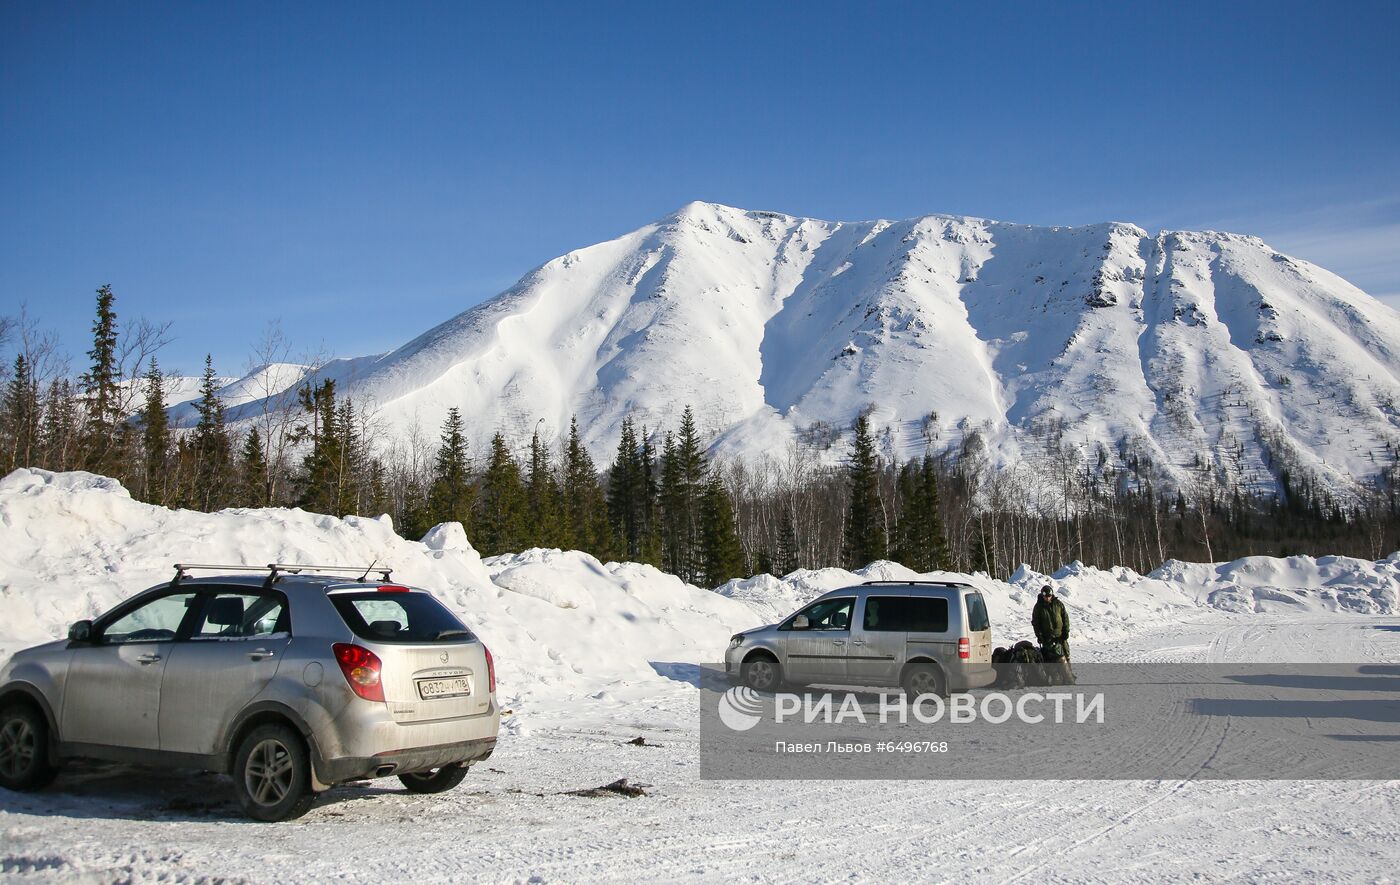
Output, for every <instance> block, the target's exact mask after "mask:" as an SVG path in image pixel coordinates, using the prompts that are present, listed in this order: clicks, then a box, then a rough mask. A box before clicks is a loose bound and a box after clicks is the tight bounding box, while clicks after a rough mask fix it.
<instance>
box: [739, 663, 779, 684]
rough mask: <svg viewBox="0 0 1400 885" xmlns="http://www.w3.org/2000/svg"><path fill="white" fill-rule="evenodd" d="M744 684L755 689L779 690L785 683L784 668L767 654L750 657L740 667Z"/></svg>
mask: <svg viewBox="0 0 1400 885" xmlns="http://www.w3.org/2000/svg"><path fill="white" fill-rule="evenodd" d="M740 673H741V675H742V676H743V679H744V684H745V685H747V686H748V687H749V688H752V689H753V690H754V691H777V690H778V688H779V687H781V686H782V684H783V669H782V665H781V664H779V663H778V662H777V661H776V660H774V659H773V658H770V657H768V656H767V655H760V656H758V657H754V658H750V659H749V660H747V661H744V663H743V666H742V667H740Z"/></svg>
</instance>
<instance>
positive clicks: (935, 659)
mask: <svg viewBox="0 0 1400 885" xmlns="http://www.w3.org/2000/svg"><path fill="white" fill-rule="evenodd" d="M724 667H725V671H726V673H727V674H728V675H729V676H730V678H731V679H733V678H737V679H740V680H742V681H743V682H744V683H745V684H746V685H748V686H749V687H751V688H754V689H757V690H759V691H775V690H777V689H778V688H779V687H781V686H782V684H783V683H784V682H792V683H796V684H812V683H820V684H823V685H851V686H870V685H898V686H902V687H903V688H904V690H905V691H906V692H909V693H910V694H911V695H920V694H926V693H935V694H939V695H946V694H947V693H948V692H950V691H965V690H967V689H970V688H980V687H982V686H986V685H990V684H991V683H993V682H994V681H996V672H995V671H994V670H993V669H992V628H991V624H990V623H989V622H988V620H987V606H986V603H985V601H984V600H983V599H982V594H981V593H979V592H978V591H977V590H976V589H975V588H974V587H971V586H969V585H967V584H954V583H947V584H935V583H925V582H908V581H899V582H895V581H867V582H865V583H864V584H861V585H860V586H857V587H844V588H842V589H840V590H832V591H831V592H830V593H825V594H823V595H822V596H820V597H818V598H817V600H816V601H815V602H813V603H812V604H810V605H808V606H807V607H806V608H804V609H802V610H800V611H798V612H796V613H794V614H792V615H791V616H789V617H788V618H787V619H786V620H784V621H783V622H781V623H779V624H771V625H769V626H767V627H759V628H757V629H754V630H748V631H746V632H744V633H736V634H735V635H734V636H732V637H730V640H729V649H728V651H726V652H725V655H724Z"/></svg>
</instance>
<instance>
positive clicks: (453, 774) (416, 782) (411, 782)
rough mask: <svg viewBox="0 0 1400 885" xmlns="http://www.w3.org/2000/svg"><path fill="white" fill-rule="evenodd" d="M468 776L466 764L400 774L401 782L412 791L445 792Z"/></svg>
mask: <svg viewBox="0 0 1400 885" xmlns="http://www.w3.org/2000/svg"><path fill="white" fill-rule="evenodd" d="M466 776H467V766H465V765H458V764H453V765H444V766H443V767H441V768H439V769H437V770H436V771H415V772H413V773H411V774H401V775H399V783H401V784H403V785H404V786H405V787H406V788H407V789H408V791H409V792H410V793H445V792H447V791H448V790H450V789H452V788H453V787H455V786H457V785H458V784H460V783H461V782H462V781H463V780H464V779H465V778H466Z"/></svg>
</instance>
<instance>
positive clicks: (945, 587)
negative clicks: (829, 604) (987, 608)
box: [814, 581, 977, 601]
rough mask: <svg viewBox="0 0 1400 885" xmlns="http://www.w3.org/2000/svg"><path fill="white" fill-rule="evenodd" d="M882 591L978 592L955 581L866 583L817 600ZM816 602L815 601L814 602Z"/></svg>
mask: <svg viewBox="0 0 1400 885" xmlns="http://www.w3.org/2000/svg"><path fill="white" fill-rule="evenodd" d="M881 590H904V591H907V592H909V593H927V594H929V595H940V596H951V595H959V596H960V595H961V593H962V591H963V590H972V591H974V592H976V591H977V588H976V587H974V586H972V585H971V584H961V583H957V582H954V581H948V582H947V583H943V582H941V581H866V582H864V583H862V584H855V585H853V586H850V587H838V588H836V589H835V590H828V591H827V592H825V593H823V594H822V595H821V596H818V597H817V599H825V598H827V597H828V596H838V595H842V594H846V595H849V594H852V593H859V594H864V595H869V594H870V593H872V592H879V591H881ZM814 601H815V600H814Z"/></svg>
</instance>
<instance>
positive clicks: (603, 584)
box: [0, 469, 1400, 713]
mask: <svg viewBox="0 0 1400 885" xmlns="http://www.w3.org/2000/svg"><path fill="white" fill-rule="evenodd" d="M274 561H275V562H314V563H346V564H363V565H368V564H369V563H370V562H372V561H373V562H378V563H380V564H389V565H391V566H392V567H393V569H394V576H395V578H396V579H397V580H402V581H404V582H406V583H409V584H414V585H417V586H421V587H425V588H428V589H431V590H432V591H434V592H435V593H436V594H437V595H438V596H439V597H440V598H441V599H443V601H444V602H445V603H446V604H448V605H449V606H451V607H452V608H453V609H454V610H456V611H457V612H459V613H460V614H461V615H462V617H463V619H464V620H465V621H466V622H467V623H468V624H469V625H470V626H471V627H472V628H473V629H475V630H476V631H477V632H478V633H479V634H480V635H481V636H482V638H483V639H484V640H485V641H486V642H487V644H488V645H490V647H491V648H492V650H493V651H494V652H495V655H496V658H497V660H498V661H499V677H500V685H501V691H502V696H503V698H504V701H505V703H506V704H507V705H508V706H512V707H515V708H516V709H517V710H519V711H521V712H522V713H528V712H536V711H540V710H545V709H572V710H575V711H578V710H579V709H581V706H580V704H579V703H570V702H582V709H587V708H589V707H590V706H599V707H602V708H611V709H613V710H623V711H629V710H636V709H642V708H644V707H645V705H646V704H647V703H648V702H649V701H651V700H652V699H654V698H655V697H656V696H657V695H658V693H659V692H658V690H659V689H664V688H669V687H674V686H675V685H676V684H677V683H678V682H679V683H683V682H687V681H690V680H692V679H693V678H694V664H696V663H704V662H714V661H718V660H719V659H720V657H721V656H722V654H723V652H724V649H725V647H726V644H727V640H728V638H729V636H730V635H731V634H732V633H734V632H737V631H739V630H745V629H749V628H752V627H755V626H759V625H761V624H767V623H772V622H774V621H777V620H778V619H780V618H782V617H784V616H786V615H787V614H789V613H790V612H792V611H793V610H795V609H796V608H798V607H799V606H801V605H802V604H804V603H806V602H807V601H809V600H811V599H812V598H814V597H816V596H818V595H820V594H821V593H824V592H826V591H828V590H833V589H836V588H838V587H843V586H849V585H851V584H856V583H860V582H861V581H869V580H890V579H896V580H897V579H918V578H922V579H926V580H962V581H968V582H970V583H972V584H973V585H975V586H977V587H979V588H980V589H981V590H982V591H983V593H984V595H985V596H986V598H987V603H988V608H989V610H990V614H991V617H992V624H993V629H994V631H995V636H996V639H997V641H998V642H1006V641H1010V640H1014V639H1020V638H1026V637H1028V636H1029V633H1030V630H1029V618H1030V609H1031V606H1032V605H1033V604H1034V601H1035V595H1036V593H1037V592H1038V591H1039V588H1040V587H1041V586H1042V585H1043V584H1045V583H1050V584H1053V585H1054V586H1055V587H1056V588H1057V590H1058V592H1059V594H1060V595H1061V597H1062V598H1063V599H1064V600H1065V604H1066V605H1067V606H1068V607H1069V608H1070V611H1071V617H1072V619H1073V623H1074V631H1075V636H1076V637H1077V640H1078V641H1086V642H1092V641H1099V640H1113V639H1119V638H1124V637H1128V636H1132V635H1133V634H1135V633H1141V632H1144V631H1151V630H1154V629H1157V628H1161V627H1163V626H1165V625H1168V624H1179V623H1181V622H1183V621H1187V620H1191V619H1195V618H1199V617H1202V616H1204V615H1212V614H1214V615H1224V616H1229V617H1238V616H1240V614H1239V613H1242V612H1277V611H1294V610H1299V611H1337V612H1357V613H1368V614H1394V613H1395V612H1397V611H1400V605H1397V591H1400V554H1397V555H1396V556H1392V557H1390V558H1388V559H1385V560H1381V561H1379V562H1374V563H1368V562H1363V561H1361V560H1355V559H1346V558H1342V557H1323V558H1320V559H1312V558H1310V557H1292V558H1289V559H1269V558H1263V557H1254V558H1250V559H1242V560H1239V561H1237V562H1233V563H1226V564H1221V565H1195V564H1190V563H1180V562H1171V563H1168V564H1167V565H1165V566H1163V567H1162V568H1161V569H1159V570H1158V571H1156V572H1154V573H1152V574H1151V575H1147V576H1142V575H1138V574H1136V573H1134V572H1132V571H1130V570H1128V569H1122V568H1115V569H1108V570H1103V569H1096V568H1091V567H1087V566H1084V565H1082V564H1079V563H1075V564H1072V565H1070V566H1066V567H1065V568H1063V569H1061V570H1060V571H1058V572H1056V573H1055V574H1054V575H1050V576H1045V575H1040V574H1036V573H1035V572H1033V571H1031V570H1029V569H1025V568H1023V569H1022V570H1020V571H1018V572H1017V573H1016V574H1015V575H1013V576H1012V578H1011V580H1010V581H1008V582H1002V581H995V580H992V579H990V578H988V577H986V576H985V575H974V576H970V577H969V576H966V575H956V574H951V573H941V572H940V573H933V574H929V575H919V574H916V573H915V572H912V571H910V570H909V569H906V568H904V567H903V566H900V565H898V564H896V563H891V562H880V563H874V564H872V565H871V566H869V567H867V568H865V569H861V570H860V571H857V572H850V571H846V570H844V569H836V568H828V569H820V570H814V571H797V572H794V573H792V574H790V575H788V576H786V577H785V578H777V577H774V576H771V575H759V576H757V577H754V578H748V579H744V580H736V581H730V582H729V583H727V584H725V585H724V586H722V587H719V588H718V589H717V590H715V591H710V590H705V589H702V588H699V587H694V586H691V585H688V584H685V583H683V582H682V581H680V580H679V579H678V578H676V577H674V576H672V575H668V574H665V573H663V572H660V571H658V570H657V569H655V568H652V567H651V566H647V565H639V564H636V563H606V564H604V563H601V562H599V561H598V560H597V559H594V558H593V557H591V556H588V555H587V554H584V553H579V552H576V551H560V550H527V551H525V552H522V553H519V554H513V555H509V556H497V557H492V558H490V559H487V560H485V561H483V560H482V559H481V557H480V556H479V555H478V554H477V552H476V551H475V550H474V549H473V548H472V546H471V543H470V541H469V540H468V539H467V537H466V534H465V533H464V532H463V531H462V527H461V525H459V524H457V523H447V524H444V525H440V526H437V527H436V528H434V529H433V530H432V531H431V532H429V533H428V534H427V535H426V536H425V537H424V539H423V540H422V541H408V540H404V539H403V538H400V537H399V536H398V535H396V534H395V533H394V529H393V525H392V524H391V522H390V520H389V518H388V517H379V518H377V519H369V518H361V517H345V518H343V519H339V518H335V517H330V516H322V515H318V514H313V513H306V512H304V511H301V510H295V509H292V510H288V509H277V508H270V509H261V510H241V509H235V510H225V511H222V512H219V513H199V512H195V511H188V510H168V509H166V508H163V507H156V506H152V505H149V504H143V503H140V502H138V501H135V500H133V499H132V498H131V496H130V495H129V494H128V493H127V491H126V490H125V489H123V488H122V487H121V485H120V484H119V483H117V482H116V481H115V480H112V479H108V478H105V477H100V476H94V475H92V474H88V473H50V472H47V471H43V470H28V469H21V470H17V471H15V472H13V473H11V474H10V475H9V476H7V477H5V478H4V479H3V480H0V655H3V654H4V653H6V652H8V651H13V650H14V649H16V648H20V647H23V646H25V645H28V644H31V643H35V642H39V641H43V640H46V639H50V638H54V637H58V636H61V635H63V634H64V632H65V631H66V630H67V628H68V626H69V625H70V624H71V623H72V622H73V621H76V620H78V619H80V618H90V617H94V616H95V615H97V614H100V613H101V612H103V611H105V610H107V609H109V608H111V607H112V606H114V605H116V604H117V603H118V602H120V601H121V600H123V599H125V598H127V597H129V596H131V595H132V594H134V593H136V592H138V591H140V590H143V589H145V588H146V587H149V586H152V585H155V584H158V583H161V582H163V581H166V580H168V579H169V578H170V576H171V574H172V571H171V566H172V564H173V563H175V562H212V563H222V564H247V565H263V564H265V563H268V562H274ZM662 693H664V692H662ZM629 705H641V706H640V707H629Z"/></svg>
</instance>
